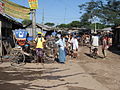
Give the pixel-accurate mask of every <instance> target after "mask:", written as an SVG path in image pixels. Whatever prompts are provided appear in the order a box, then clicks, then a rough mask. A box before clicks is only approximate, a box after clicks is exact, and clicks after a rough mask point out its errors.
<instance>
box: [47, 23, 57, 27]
mask: <svg viewBox="0 0 120 90" xmlns="http://www.w3.org/2000/svg"><path fill="white" fill-rule="evenodd" d="M45 25H47V26H51V27H52V26H54V25H55V24H54V23H50V22H48V23H45Z"/></svg>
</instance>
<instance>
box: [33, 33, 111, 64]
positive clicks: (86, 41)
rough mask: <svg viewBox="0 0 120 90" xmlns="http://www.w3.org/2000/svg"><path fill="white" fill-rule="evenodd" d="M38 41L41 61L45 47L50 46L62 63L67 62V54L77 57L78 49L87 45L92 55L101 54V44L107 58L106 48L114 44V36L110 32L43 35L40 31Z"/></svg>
mask: <svg viewBox="0 0 120 90" xmlns="http://www.w3.org/2000/svg"><path fill="white" fill-rule="evenodd" d="M34 42H35V43H36V46H35V48H36V49H35V50H36V54H37V56H38V57H39V58H38V59H39V61H40V62H41V61H43V60H41V59H42V58H43V55H44V49H46V48H47V47H49V50H50V52H49V53H51V55H52V56H53V57H54V59H55V60H56V58H57V61H58V62H59V63H61V64H64V63H65V62H66V56H70V57H71V58H74V59H77V57H78V50H79V48H80V47H81V46H87V47H89V48H90V52H89V53H90V55H92V56H96V57H97V56H99V52H100V51H98V50H99V49H98V48H99V46H101V51H102V53H103V58H106V56H107V54H106V50H107V49H108V48H109V47H110V46H111V45H112V38H111V36H110V34H108V33H104V34H98V33H93V34H87V33H84V34H83V35H79V34H75V33H74V34H73V33H70V34H60V33H58V34H57V33H56V34H55V35H53V34H51V35H43V34H42V33H41V32H38V34H37V36H36V38H35V39H34ZM43 62H44V61H43Z"/></svg>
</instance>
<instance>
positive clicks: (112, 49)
mask: <svg viewBox="0 0 120 90" xmlns="http://www.w3.org/2000/svg"><path fill="white" fill-rule="evenodd" d="M108 50H109V51H110V52H112V53H115V54H118V55H120V49H119V48H117V47H116V46H111V47H109V49H108Z"/></svg>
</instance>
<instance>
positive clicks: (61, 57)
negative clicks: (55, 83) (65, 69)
mask: <svg viewBox="0 0 120 90" xmlns="http://www.w3.org/2000/svg"><path fill="white" fill-rule="evenodd" d="M58 38H59V40H58V41H57V42H56V44H57V45H58V47H59V50H58V51H59V55H58V59H59V62H60V63H62V64H64V63H65V61H66V55H65V43H64V41H63V36H61V35H60V34H59V35H58Z"/></svg>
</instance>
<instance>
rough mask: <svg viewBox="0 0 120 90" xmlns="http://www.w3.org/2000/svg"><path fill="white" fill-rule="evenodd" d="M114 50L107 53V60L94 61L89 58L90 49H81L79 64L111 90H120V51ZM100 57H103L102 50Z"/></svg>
mask: <svg viewBox="0 0 120 90" xmlns="http://www.w3.org/2000/svg"><path fill="white" fill-rule="evenodd" d="M112 49H113V50H112ZM112 49H111V50H108V51H107V58H105V59H102V58H98V59H93V58H91V57H89V49H88V48H86V47H81V51H80V53H81V54H80V58H81V59H80V62H79V64H80V66H81V67H82V68H83V69H84V70H85V71H86V72H87V73H89V74H90V75H91V76H92V77H93V78H94V79H95V80H97V81H98V82H100V83H101V84H102V85H103V86H105V87H107V88H108V89H109V90H120V50H116V49H114V48H112ZM113 52H114V53H113ZM99 55H100V56H101V57H103V55H102V53H101V48H99Z"/></svg>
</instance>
